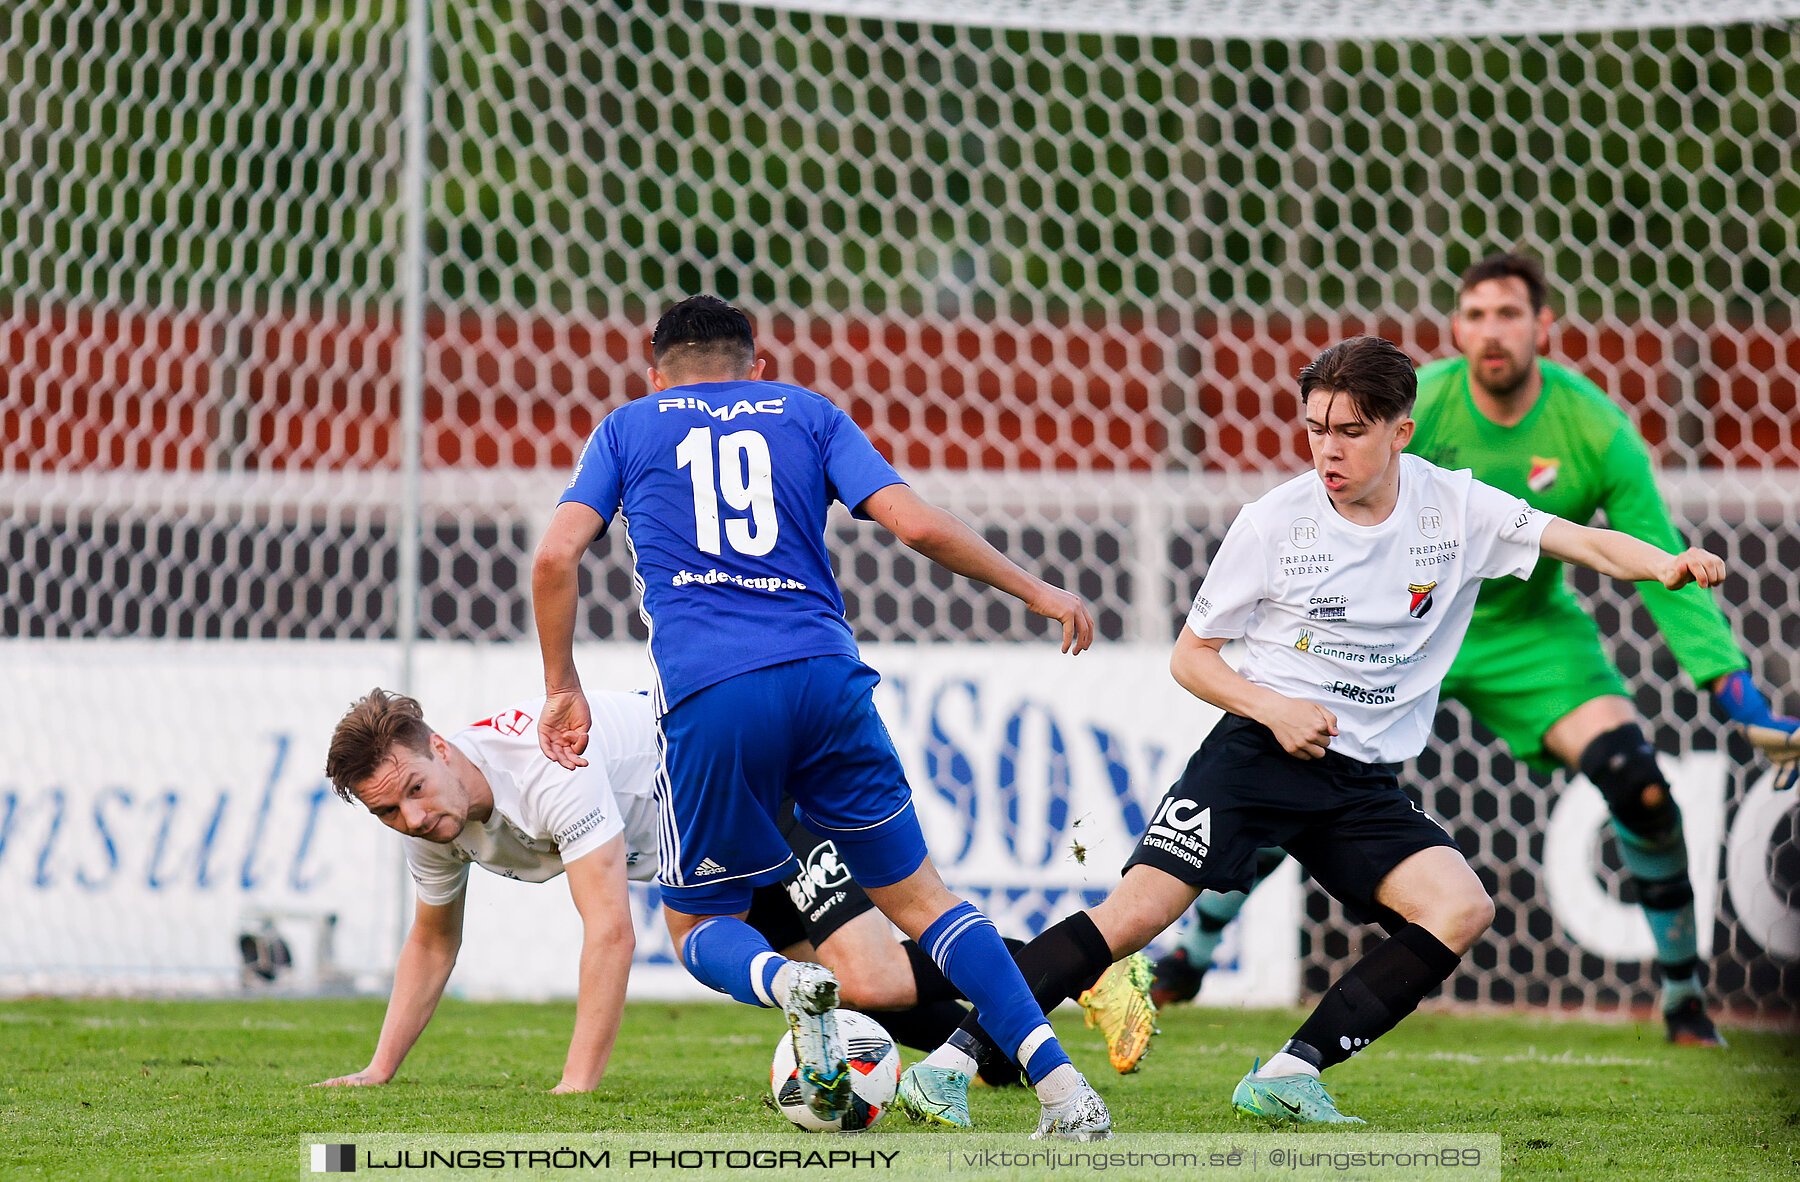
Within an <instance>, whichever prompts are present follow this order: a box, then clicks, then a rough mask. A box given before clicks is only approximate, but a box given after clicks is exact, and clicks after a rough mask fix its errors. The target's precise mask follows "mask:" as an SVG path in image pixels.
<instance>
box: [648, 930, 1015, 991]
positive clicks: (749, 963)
mask: <svg viewBox="0 0 1800 1182" xmlns="http://www.w3.org/2000/svg"><path fill="white" fill-rule="evenodd" d="M681 963H682V964H684V965H686V966H687V970H688V972H690V973H692V974H694V980H696V981H698V982H700V984H702V985H704V986H706V987H707V988H708V989H715V990H717V991H718V992H720V993H729V994H730V995H731V996H732V997H733V998H734V999H736V1000H737V1001H741V1002H746V1003H748V1004H749V1005H753V1006H769V1007H773V1006H776V1005H779V1004H780V1003H779V1002H777V1001H776V1000H775V974H776V973H778V972H780V971H781V967H782V966H783V965H785V964H787V963H788V962H787V958H786V957H784V956H782V955H781V954H780V953H778V952H776V951H775V949H773V948H771V947H770V946H769V942H768V941H767V940H765V939H763V937H762V933H760V932H758V931H757V930H756V929H755V928H753V927H751V926H750V925H749V924H747V923H745V922H744V921H743V920H741V919H733V918H732V917H730V916H729V915H721V916H718V917H716V918H713V919H709V920H707V921H706V922H704V923H702V924H701V925H700V926H699V927H697V928H695V929H694V930H693V931H691V932H689V933H688V936H687V940H686V941H685V942H684V943H683V944H682V946H681ZM1007 963H1008V964H1011V963H1012V961H1011V960H1010V959H1009V960H1008V961H1007Z"/></svg>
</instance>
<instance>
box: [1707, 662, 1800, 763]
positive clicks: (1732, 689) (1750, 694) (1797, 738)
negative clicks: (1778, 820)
mask: <svg viewBox="0 0 1800 1182" xmlns="http://www.w3.org/2000/svg"><path fill="white" fill-rule="evenodd" d="M1713 694H1714V696H1716V697H1717V698H1718V699H1719V705H1720V707H1722V708H1723V709H1724V711H1725V714H1726V717H1728V718H1730V719H1731V721H1733V722H1735V723H1737V724H1738V725H1739V726H1740V727H1742V728H1744V737H1745V738H1746V739H1749V740H1750V745H1751V746H1753V747H1755V748H1756V749H1757V750H1758V751H1760V752H1762V754H1763V755H1765V756H1766V757H1767V758H1768V760H1769V762H1770V763H1773V764H1774V765H1775V766H1776V768H1777V769H1779V777H1778V779H1777V780H1776V783H1775V788H1776V790H1777V791H1780V790H1782V789H1787V788H1792V787H1793V786H1794V782H1795V781H1796V780H1800V718H1789V717H1788V716H1787V715H1785V714H1777V713H1775V709H1774V707H1772V706H1770V705H1769V699H1767V698H1765V697H1764V696H1763V692H1762V691H1761V690H1759V689H1757V688H1756V683H1755V682H1754V681H1751V680H1750V674H1749V672H1748V671H1746V670H1743V669H1739V670H1738V671H1737V672H1735V673H1727V674H1726V675H1725V676H1724V677H1721V678H1719V680H1717V681H1715V682H1714V683H1713Z"/></svg>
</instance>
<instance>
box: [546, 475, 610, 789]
mask: <svg viewBox="0 0 1800 1182" xmlns="http://www.w3.org/2000/svg"><path fill="white" fill-rule="evenodd" d="M605 529H606V519H605V518H603V517H601V516H600V515H599V514H598V513H596V512H594V511H593V510H592V509H590V508H588V507H587V506H586V505H582V504H577V503H575V502H572V501H565V502H563V503H562V504H560V505H558V506H557V507H556V512H555V513H554V514H553V515H552V516H551V518H550V527H549V528H548V529H546V530H545V531H544V536H543V539H542V540H541V541H539V542H538V548H537V553H536V555H535V556H534V557H533V558H532V561H531V611H532V616H533V618H534V619H535V620H536V622H537V633H538V648H539V650H540V651H541V652H542V653H543V658H544V714H543V717H542V718H540V719H539V720H538V745H539V746H540V747H542V748H543V749H544V755H545V756H546V757H547V758H549V759H553V760H555V761H556V762H557V763H560V764H561V765H562V766H564V767H566V768H569V769H570V770H573V769H575V768H578V767H586V766H587V760H585V759H583V758H582V757H581V753H582V752H583V751H585V750H587V738H588V727H589V725H590V724H591V723H592V721H593V720H592V716H591V715H590V714H589V711H588V704H587V698H586V696H585V695H583V694H582V692H581V675H580V674H579V673H577V672H576V670H575V599H576V594H577V587H578V581H579V575H580V570H581V556H582V555H583V554H584V553H586V551H587V548H588V547H589V546H591V545H592V544H593V542H594V539H595V538H597V537H599V536H600V534H601V533H602V532H603V531H604V530H605Z"/></svg>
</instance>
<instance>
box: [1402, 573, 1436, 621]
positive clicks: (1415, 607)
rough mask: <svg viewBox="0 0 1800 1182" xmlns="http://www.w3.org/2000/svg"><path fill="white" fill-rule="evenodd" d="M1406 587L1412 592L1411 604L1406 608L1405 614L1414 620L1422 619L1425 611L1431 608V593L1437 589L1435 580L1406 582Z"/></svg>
mask: <svg viewBox="0 0 1800 1182" xmlns="http://www.w3.org/2000/svg"><path fill="white" fill-rule="evenodd" d="M1406 589H1407V590H1408V591H1411V592H1412V606H1411V607H1409V608H1407V609H1406V614H1407V615H1409V616H1411V617H1412V618H1413V619H1415V620H1423V619H1424V618H1425V613H1427V612H1429V611H1430V610H1431V593H1432V592H1433V591H1436V590H1437V582H1436V581H1435V580H1434V581H1432V582H1429V583H1408V584H1407V585H1406Z"/></svg>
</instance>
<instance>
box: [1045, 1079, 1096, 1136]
mask: <svg viewBox="0 0 1800 1182" xmlns="http://www.w3.org/2000/svg"><path fill="white" fill-rule="evenodd" d="M1031 1139H1032V1140H1033V1141H1110V1140H1112V1113H1110V1112H1108V1111H1107V1110H1106V1101H1105V1100H1102V1099H1101V1098H1100V1093H1099V1092H1096V1091H1095V1090H1094V1088H1093V1085H1091V1084H1089V1083H1088V1081H1087V1077H1086V1076H1082V1077H1081V1086H1080V1087H1079V1088H1077V1089H1076V1091H1075V1095H1074V1096H1073V1097H1072V1098H1071V1099H1070V1100H1069V1102H1068V1103H1067V1104H1060V1105H1058V1106H1057V1107H1055V1108H1052V1107H1050V1106H1049V1105H1048V1104H1046V1105H1044V1107H1043V1111H1042V1112H1041V1113H1039V1115H1038V1127H1037V1132H1035V1133H1033V1134H1031Z"/></svg>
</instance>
